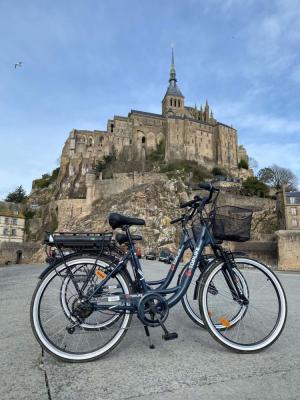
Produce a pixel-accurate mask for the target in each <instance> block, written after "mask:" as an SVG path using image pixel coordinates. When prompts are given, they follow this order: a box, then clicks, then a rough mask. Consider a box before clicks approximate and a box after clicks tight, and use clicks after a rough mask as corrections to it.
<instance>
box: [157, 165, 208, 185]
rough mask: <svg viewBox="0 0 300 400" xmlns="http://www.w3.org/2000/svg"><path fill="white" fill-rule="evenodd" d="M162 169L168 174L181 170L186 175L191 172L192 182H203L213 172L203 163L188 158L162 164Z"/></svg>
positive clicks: (171, 174)
mask: <svg viewBox="0 0 300 400" xmlns="http://www.w3.org/2000/svg"><path fill="white" fill-rule="evenodd" d="M160 171H161V172H164V173H167V174H168V176H173V175H174V172H175V171H180V172H182V173H184V174H186V175H187V174H189V175H191V181H192V182H201V181H203V180H205V179H208V178H211V177H212V174H211V172H210V171H208V169H207V168H205V167H204V166H203V165H199V164H197V162H196V161H188V160H178V161H173V162H171V163H168V164H164V165H161V167H160Z"/></svg>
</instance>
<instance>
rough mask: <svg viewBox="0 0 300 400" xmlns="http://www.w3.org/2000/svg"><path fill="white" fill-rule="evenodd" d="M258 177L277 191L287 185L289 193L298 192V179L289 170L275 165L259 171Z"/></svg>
mask: <svg viewBox="0 0 300 400" xmlns="http://www.w3.org/2000/svg"><path fill="white" fill-rule="evenodd" d="M257 176H258V178H259V179H260V180H261V181H262V182H264V183H266V184H267V185H269V186H271V187H274V188H276V189H279V188H280V187H281V186H282V185H285V186H286V189H287V190H289V191H293V190H297V183H298V178H297V177H296V175H295V174H294V173H293V172H292V171H291V170H290V169H289V168H283V167H280V166H279V165H276V164H273V165H271V166H270V167H266V168H262V169H261V170H259V171H258V174H257Z"/></svg>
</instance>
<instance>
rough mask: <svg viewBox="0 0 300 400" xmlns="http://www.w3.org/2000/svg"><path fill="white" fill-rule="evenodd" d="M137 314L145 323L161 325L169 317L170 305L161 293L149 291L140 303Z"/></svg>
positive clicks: (152, 325)
mask: <svg viewBox="0 0 300 400" xmlns="http://www.w3.org/2000/svg"><path fill="white" fill-rule="evenodd" d="M137 314H138V318H139V319H140V321H141V322H142V323H143V324H144V325H146V326H151V327H155V326H160V325H161V324H162V323H164V322H165V320H166V319H167V318H168V315H169V305H168V302H167V300H166V299H165V298H164V297H163V296H162V295H161V294H159V293H147V294H145V295H144V296H142V298H141V299H140V301H139V303H138V306H137Z"/></svg>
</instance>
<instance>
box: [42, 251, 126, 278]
mask: <svg viewBox="0 0 300 400" xmlns="http://www.w3.org/2000/svg"><path fill="white" fill-rule="evenodd" d="M79 256H86V257H95V255H92V254H74V253H73V254H68V255H67V256H65V257H64V261H69V260H72V259H75V258H78V257H79ZM104 257H105V258H107V261H108V262H110V263H112V262H115V261H117V260H118V259H117V258H116V257H113V256H111V255H107V254H105V255H104ZM64 261H63V260H62V259H61V258H59V259H57V260H56V261H55V262H53V263H51V264H49V265H48V266H47V267H46V268H45V269H44V270H43V271H42V273H41V274H40V275H39V279H43V278H44V276H45V275H47V274H48V273H49V272H50V271H52V270H54V269H55V268H56V267H57V266H58V265H60V264H61V263H62V262H64ZM128 275H129V274H128Z"/></svg>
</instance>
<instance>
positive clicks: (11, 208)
mask: <svg viewBox="0 0 300 400" xmlns="http://www.w3.org/2000/svg"><path fill="white" fill-rule="evenodd" d="M24 226H25V217H24V215H23V213H22V212H21V211H20V210H19V208H18V206H17V205H16V204H13V203H6V202H1V203H0V243H1V242H16V243H22V242H23V240H24Z"/></svg>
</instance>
